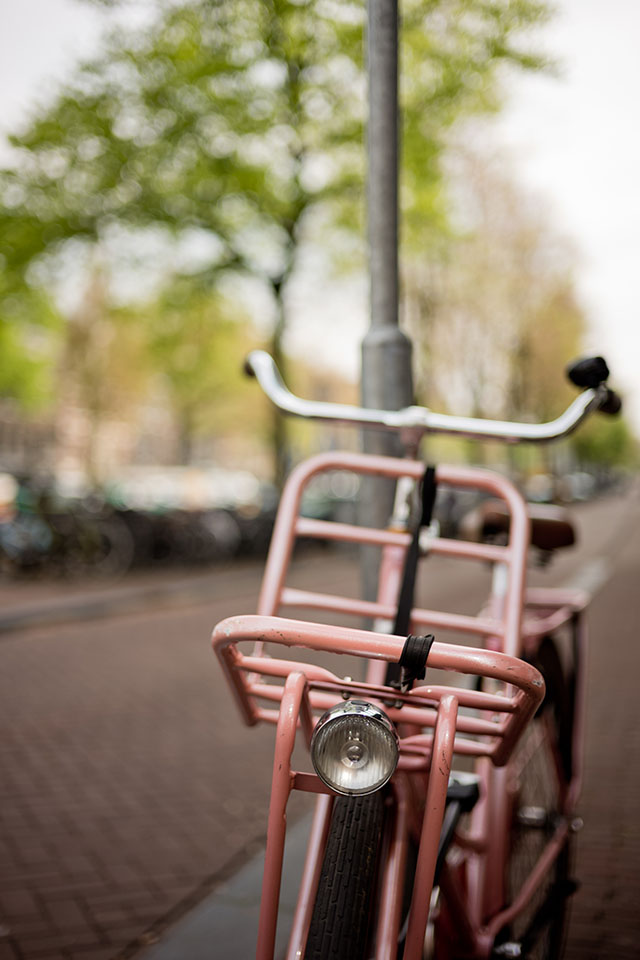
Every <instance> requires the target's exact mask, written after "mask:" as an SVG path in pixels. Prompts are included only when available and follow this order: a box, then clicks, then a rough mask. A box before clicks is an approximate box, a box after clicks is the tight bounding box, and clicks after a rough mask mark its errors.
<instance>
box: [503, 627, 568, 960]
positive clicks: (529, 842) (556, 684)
mask: <svg viewBox="0 0 640 960" xmlns="http://www.w3.org/2000/svg"><path fill="white" fill-rule="evenodd" d="M534 666H536V667H537V668H538V670H540V672H541V673H542V675H543V677H544V678H545V683H546V688H547V689H546V695H545V699H544V701H543V704H542V706H541V707H540V709H539V711H538V713H537V715H536V717H535V718H534V720H533V721H532V723H531V724H530V725H529V728H528V729H527V731H526V732H525V734H524V736H523V738H522V740H521V742H520V744H519V747H518V750H517V751H516V754H515V755H514V758H513V763H514V769H515V771H516V775H517V783H518V791H517V797H516V802H515V805H514V814H513V821H512V825H511V832H510V838H509V839H510V853H509V862H508V865H507V877H506V881H507V895H508V898H509V900H510V901H511V900H512V899H513V898H514V897H515V896H516V895H517V894H518V892H519V890H520V889H521V887H522V884H523V883H524V881H525V880H526V879H527V877H528V876H529V874H530V873H531V871H532V870H533V867H534V866H535V863H536V861H537V860H538V858H539V857H540V855H541V854H542V852H543V850H544V848H545V846H546V845H547V843H548V842H549V840H550V838H551V836H552V834H553V832H554V829H555V824H556V818H557V816H558V813H559V809H560V790H561V785H562V781H563V780H564V779H565V777H568V776H569V775H570V769H571V727H572V713H571V712H570V711H571V703H570V692H569V691H568V690H567V686H566V683H565V680H564V676H563V672H562V666H561V664H560V659H559V657H558V652H557V650H556V647H555V645H554V643H553V641H552V640H551V638H549V637H546V638H545V639H544V640H543V641H542V643H541V645H540V649H539V651H538V654H537V656H536V658H535V660H534ZM570 858H571V850H570V840H568V841H567V843H566V845H565V847H564V849H563V850H562V851H561V853H560V855H559V856H558V858H557V860H556V861H555V865H554V868H553V869H552V870H551V871H549V874H548V876H547V877H546V878H545V880H544V881H543V882H542V883H541V884H540V886H539V887H538V889H537V890H536V892H535V894H534V896H533V897H532V899H531V901H530V902H529V904H528V905H527V907H526V908H525V909H524V910H523V911H522V913H521V914H520V915H519V916H518V917H517V918H516V920H515V921H514V923H513V925H512V928H511V930H510V931H509V937H510V939H513V940H515V941H516V942H519V943H520V944H521V946H522V956H523V957H526V958H528V960H557V958H559V957H560V956H561V955H562V950H563V945H564V932H565V927H566V922H567V906H568V894H569V892H570V888H571V884H570V881H569V871H570Z"/></svg>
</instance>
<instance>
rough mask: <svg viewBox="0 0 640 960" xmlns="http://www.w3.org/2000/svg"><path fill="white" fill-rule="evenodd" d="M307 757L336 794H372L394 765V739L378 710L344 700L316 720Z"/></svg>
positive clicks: (382, 783) (390, 773)
mask: <svg viewBox="0 0 640 960" xmlns="http://www.w3.org/2000/svg"><path fill="white" fill-rule="evenodd" d="M311 759H312V761H313V766H314V768H315V771H316V773H317V774H318V776H319V777H320V779H321V780H322V781H323V782H324V783H326V784H327V786H329V787H331V789H332V790H335V791H336V792H337V793H344V794H364V793H373V792H374V791H375V790H379V789H380V787H382V786H384V784H385V783H386V782H387V781H388V780H389V778H390V777H391V775H392V774H393V772H394V770H395V768H396V764H397V762H398V738H397V736H396V733H395V731H394V729H393V726H392V725H391V722H390V721H389V719H388V718H387V717H386V716H385V714H384V713H382V711H381V710H379V709H378V708H377V707H374V706H373V705H372V704H369V703H366V702H365V701H363V700H348V701H347V702H346V703H344V704H338V705H337V706H336V707H333V708H332V709H331V710H328V711H327V713H325V714H324V716H323V717H321V718H320V720H319V721H318V725H317V727H316V729H315V731H314V735H313V740H312V743H311Z"/></svg>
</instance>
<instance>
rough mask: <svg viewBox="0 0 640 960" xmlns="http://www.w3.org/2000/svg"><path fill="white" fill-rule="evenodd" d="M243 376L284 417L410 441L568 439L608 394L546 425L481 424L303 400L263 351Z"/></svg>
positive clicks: (595, 393)
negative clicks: (442, 437)
mask: <svg viewBox="0 0 640 960" xmlns="http://www.w3.org/2000/svg"><path fill="white" fill-rule="evenodd" d="M245 369H246V372H247V373H248V374H250V375H252V376H255V378H256V379H257V381H258V383H259V384H260V386H261V387H262V389H263V390H264V392H265V393H266V395H267V396H268V397H269V399H270V400H271V402H272V403H274V404H275V406H276V407H278V409H280V410H282V411H283V412H284V413H290V414H292V415H293V416H296V417H305V418H307V419H314V420H323V421H331V422H334V423H343V424H348V425H351V426H364V427H378V428H382V429H385V430H395V431H397V432H399V433H402V434H405V435H406V436H407V437H410V438H411V440H412V441H413V442H416V441H417V440H419V439H420V438H421V437H422V436H424V434H427V433H434V434H435V433H439V434H448V435H450V436H458V437H467V438H469V439H476V440H499V441H503V442H505V443H521V442H523V441H524V442H529V443H546V442H549V441H551V440H559V439H560V438H561V437H565V436H567V435H568V434H569V433H571V432H572V431H573V430H575V428H576V427H577V426H578V425H579V424H580V423H581V422H582V421H583V420H584V419H585V417H587V416H588V415H589V414H590V413H591V412H592V411H593V410H595V409H599V408H600V407H601V406H602V405H603V404H606V402H607V399H608V396H609V394H610V392H611V391H609V390H608V388H607V387H606V386H605V384H604V383H601V384H599V385H598V386H596V387H591V388H589V389H588V390H584V391H583V393H581V394H580V396H578V397H576V399H575V400H574V401H573V403H572V404H570V406H568V407H567V409H566V410H565V411H564V413H562V414H561V415H560V416H559V417H557V418H556V419H555V420H551V421H549V422H548V423H510V422H508V421H503V420H480V419H475V418H473V417H454V416H450V415H448V414H444V413H434V412H433V411H431V410H429V409H428V408H427V407H418V406H411V407H403V408H402V409H401V410H376V409H373V408H371V409H369V408H366V407H356V406H352V405H350V404H342V403H325V402H319V401H315V400H303V399H302V398H301V397H296V396H295V395H294V394H293V393H291V391H290V390H289V389H288V388H287V387H286V386H285V384H284V382H283V380H282V377H281V376H280V372H279V370H278V368H277V367H276V364H275V362H274V360H273V357H271V356H270V355H269V354H268V353H266V352H265V351H264V350H253V351H252V352H251V353H250V354H249V356H248V357H247V359H246V361H245Z"/></svg>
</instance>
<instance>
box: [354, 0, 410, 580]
mask: <svg viewBox="0 0 640 960" xmlns="http://www.w3.org/2000/svg"><path fill="white" fill-rule="evenodd" d="M367 23H368V34H367V73H368V82H369V125H368V138H367V141H368V142H367V150H368V171H369V172H368V190H367V206H368V236H369V271H370V296H371V322H370V327H369V330H368V332H367V334H366V335H365V337H364V340H363V342H362V404H363V406H366V407H377V408H380V409H387V410H397V409H400V408H401V407H405V406H409V405H410V404H411V403H412V402H413V382H412V373H411V343H410V341H409V339H408V338H407V337H406V336H405V335H404V334H403V333H402V331H401V330H400V328H399V326H398V299H399V298H398V291H399V282H398V167H399V152H400V151H399V140H400V138H399V108H398V2H397V0H369V3H368V19H367ZM363 443H364V448H365V450H367V451H368V452H371V453H381V454H389V455H394V454H395V455H398V454H400V453H401V452H402V450H401V447H400V442H399V440H398V439H397V438H396V437H394V436H392V435H390V434H386V433H384V434H383V433H375V432H373V431H371V432H369V433H365V435H364V440H363ZM367 483H368V485H370V486H368V489H366V490H365V495H364V496H363V497H362V503H363V505H362V515H361V518H362V522H363V523H365V524H367V525H372V526H384V525H385V523H386V521H387V518H388V516H389V513H390V508H391V500H392V496H393V484H392V483H389V482H381V481H376V480H370V481H367ZM377 559H378V558H377V554H376V553H375V552H372V551H368V552H365V555H364V585H365V593H366V595H367V596H368V597H373V596H375V593H376V587H377Z"/></svg>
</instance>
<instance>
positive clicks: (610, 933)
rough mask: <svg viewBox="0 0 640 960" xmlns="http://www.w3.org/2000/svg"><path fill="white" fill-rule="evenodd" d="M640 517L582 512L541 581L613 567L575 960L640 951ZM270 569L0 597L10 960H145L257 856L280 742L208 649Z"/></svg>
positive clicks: (618, 509)
mask: <svg viewBox="0 0 640 960" xmlns="http://www.w3.org/2000/svg"><path fill="white" fill-rule="evenodd" d="M639 507H640V504H639V503H638V500H637V498H636V499H635V500H634V501H633V506H632V509H631V510H629V509H628V505H625V504H623V503H619V502H614V501H599V502H596V503H594V504H589V505H586V506H585V507H584V508H581V513H582V519H583V521H584V523H583V528H584V531H585V533H584V537H583V544H582V547H580V549H579V550H578V551H577V552H576V553H575V554H571V552H570V551H568V552H567V554H566V556H565V557H564V558H558V563H557V565H556V567H555V568H554V569H552V571H550V572H549V573H545V572H540V573H536V574H535V578H536V579H543V580H544V579H545V578H546V577H547V576H553V577H555V576H558V578H560V579H568V578H569V577H570V576H571V575H572V573H573V572H574V571H575V569H576V568H577V567H582V566H584V563H585V562H588V561H589V560H590V559H593V558H594V557H599V556H601V555H602V554H604V555H605V556H607V557H608V558H609V560H610V562H611V563H613V564H614V573H615V576H614V578H613V579H612V580H610V581H609V583H608V584H607V586H606V588H605V589H603V591H602V593H601V595H600V596H599V598H598V600H597V602H596V604H595V605H594V617H593V631H592V632H593V635H594V637H595V638H599V645H598V646H596V645H595V644H594V649H593V653H592V666H591V670H592V677H593V682H592V687H591V690H590V698H589V704H590V708H589V717H590V720H589V724H590V725H589V745H588V757H587V769H588V775H587V782H586V785H585V796H584V804H583V812H584V814H585V819H586V821H587V826H586V828H585V831H584V833H583V834H582V837H581V839H580V847H579V850H580V854H579V855H580V861H581V873H582V875H583V877H586V879H585V882H584V884H583V888H582V890H581V891H580V893H579V894H578V895H577V897H576V901H575V905H574V911H573V927H572V939H571V943H570V953H569V960H582V958H585V960H596V958H601V957H607V956H616V957H617V958H622V960H626V958H629V960H631V957H634V958H635V957H636V956H637V942H638V937H639V936H640V930H639V929H638V912H637V909H636V907H635V899H636V897H637V890H638V866H637V865H638V862H640V858H639V854H640V841H639V838H638V828H637V816H636V810H637V804H638V802H640V769H639V768H638V766H637V764H634V763H633V762H629V756H630V754H629V753H628V751H633V750H634V748H635V747H637V732H638V725H637V723H636V720H635V701H636V700H637V681H636V677H637V675H638V673H639V672H640V671H639V668H640V662H637V661H638V657H639V656H640V647H639V646H638V644H637V642H636V640H637V638H636V637H635V633H636V628H637V625H638V623H639V622H640V610H639V601H640V594H639V593H638V590H637V584H638V580H639V578H640V538H639V537H638V533H639V532H640V509H639ZM260 574H261V568H260V565H258V564H243V565H239V566H236V567H233V568H229V569H218V568H212V569H211V571H207V572H206V573H205V574H202V573H201V572H198V573H194V574H185V575H184V576H181V575H179V573H178V572H177V571H161V573H160V574H159V575H158V576H155V575H153V576H148V577H147V575H141V576H140V577H139V578H134V579H133V580H130V579H128V580H127V581H123V582H122V583H120V584H117V585H111V586H109V587H106V586H99V585H97V584H96V585H92V586H91V588H90V589H88V588H87V587H86V585H83V586H81V587H78V588H76V587H71V588H67V587H64V586H63V585H61V584H58V583H53V584H36V585H20V587H19V588H18V589H17V590H15V589H13V588H12V589H11V590H10V591H7V590H6V589H5V586H4V585H0V628H1V626H2V622H3V618H4V624H5V630H4V631H2V632H0V704H1V705H2V708H1V716H2V737H1V739H0V771H1V775H0V864H1V866H0V926H1V927H2V929H1V930H0V960H115V958H128V957H133V956H137V955H140V954H144V951H145V950H147V949H148V948H149V946H150V944H152V943H153V942H154V941H156V940H158V939H159V938H160V940H161V942H162V941H163V940H164V937H165V935H166V938H167V942H168V940H169V937H170V936H171V935H172V934H171V931H178V930H179V929H180V927H181V925H182V924H180V923H179V921H181V918H186V917H187V916H188V915H189V912H190V910H191V909H192V908H195V907H196V906H197V905H199V904H201V906H198V911H200V912H201V911H202V910H204V909H206V906H207V901H206V898H207V896H208V894H209V893H210V892H212V891H213V890H215V889H219V887H220V884H221V883H222V882H223V881H225V880H228V879H229V877H230V876H231V875H233V874H234V873H235V871H237V869H238V868H239V867H240V866H241V865H242V864H244V863H246V862H247V861H248V860H250V859H251V858H252V857H253V856H254V855H256V853H257V852H258V851H259V850H260V847H261V842H262V840H263V837H264V828H265V815H266V809H267V800H268V792H269V780H270V757H271V754H272V744H273V731H272V729H269V728H260V727H258V728H253V729H247V728H244V727H242V726H241V725H240V723H239V721H238V718H237V713H236V711H235V709H234V706H233V704H232V702H231V699H230V696H229V694H228V691H227V689H226V687H225V684H224V681H223V679H222V677H221V675H220V671H219V670H218V669H217V666H216V664H215V662H214V660H213V657H212V654H211V650H210V646H209V643H208V636H209V634H210V631H211V628H212V626H213V625H214V624H215V623H216V622H217V621H218V620H219V619H221V618H222V617H224V616H227V615H231V614H234V613H238V612H242V611H246V612H252V611H253V610H254V609H255V601H256V596H257V591H258V586H259V579H260ZM294 578H295V582H296V584H297V585H299V586H302V585H307V586H308V585H311V584H313V586H314V588H315V589H320V590H321V589H326V590H329V591H331V590H335V592H337V593H340V592H344V593H347V592H348V591H349V589H350V587H351V588H353V587H355V584H356V581H357V579H358V572H357V569H355V568H354V567H353V565H352V564H351V563H350V561H349V560H348V558H346V557H344V556H343V555H340V554H336V553H330V554H324V553H315V554H312V553H309V554H305V555H302V556H301V558H300V559H299V561H298V562H297V563H296V569H295V575H294ZM481 587H482V583H479V582H476V581H475V580H474V578H473V577H472V576H471V574H470V573H468V572H463V573H462V574H461V575H460V576H456V577H455V578H454V577H452V575H451V571H450V569H449V568H445V570H444V573H443V574H442V575H441V576H440V575H438V576H435V577H434V578H433V582H432V584H431V587H430V588H429V589H430V590H432V591H433V592H434V594H435V595H437V596H438V598H439V599H441V600H442V601H443V604H444V605H445V606H446V605H447V603H449V602H452V601H453V598H454V597H455V596H456V595H462V596H463V597H464V599H465V602H466V603H467V604H468V605H469V607H470V609H471V610H472V609H473V608H474V606H475V604H476V602H477V599H478V597H479V593H480V589H481ZM47 610H48V613H47ZM106 614H109V615H108V616H107V615H106ZM29 618H31V620H29ZM11 623H12V624H13V626H12V629H11V630H7V629H6V627H7V626H8V625H9V624H11ZM36 624H37V625H36ZM614 691H615V695H613V693H614ZM301 812H302V811H301V810H300V809H299V808H298V809H296V810H294V817H295V816H297V815H299V814H300V813H301ZM193 916H196V914H193ZM184 922H185V921H183V923H184ZM207 936H208V935H207ZM209 946H211V954H210V955H211V957H212V958H213V957H215V956H216V955H217V954H216V947H215V944H214V945H211V944H209ZM157 949H160V948H159V947H158V948H157ZM177 956H178V958H179V957H180V952H178V954H177ZM182 957H183V958H184V960H191V954H190V952H189V948H188V947H186V946H185V948H184V952H183V953H182ZM221 960H231V957H230V956H226V955H225V956H224V958H221Z"/></svg>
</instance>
